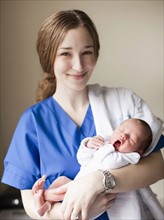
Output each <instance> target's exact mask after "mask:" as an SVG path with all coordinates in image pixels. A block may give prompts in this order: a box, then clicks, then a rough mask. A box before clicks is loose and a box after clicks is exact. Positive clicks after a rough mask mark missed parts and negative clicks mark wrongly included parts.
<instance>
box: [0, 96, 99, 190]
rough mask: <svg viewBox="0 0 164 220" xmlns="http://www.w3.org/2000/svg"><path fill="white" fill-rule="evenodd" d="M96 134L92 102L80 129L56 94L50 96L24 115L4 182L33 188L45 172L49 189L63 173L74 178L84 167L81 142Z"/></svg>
mask: <svg viewBox="0 0 164 220" xmlns="http://www.w3.org/2000/svg"><path fill="white" fill-rule="evenodd" d="M95 134H96V130H95V125H94V120H93V116H92V110H91V106H90V105H89V107H88V110H87V113H86V115H85V118H84V121H83V123H82V126H81V127H80V128H79V127H78V126H77V125H76V124H75V123H74V122H73V120H72V119H71V118H70V117H69V116H68V115H67V114H66V112H65V111H64V110H63V109H62V108H61V106H60V105H59V104H58V103H57V102H56V101H55V100H54V99H53V97H49V98H47V99H46V100H44V101H42V102H40V103H38V104H36V105H34V106H32V107H30V108H29V109H27V110H26V111H25V112H24V114H23V115H22V117H21V118H20V121H19V123H18V125H17V127H16V130H15V133H14V136H13V138H12V141H11V144H10V147H9V150H8V152H7V155H6V157H5V160H4V165H5V170H4V175H3V178H2V182H3V183H6V184H8V185H11V186H13V187H16V188H18V189H21V190H22V189H31V188H32V186H33V184H34V182H35V181H36V180H37V179H38V178H39V177H41V176H42V175H43V174H45V175H46V176H47V179H46V182H45V187H46V188H48V187H49V185H50V184H51V183H52V182H53V181H54V180H55V179H56V178H57V177H58V176H61V175H65V176H67V177H69V178H71V179H74V177H75V176H76V174H77V173H78V171H79V169H80V165H79V164H78V161H77V159H76V154H77V150H78V148H79V146H80V142H81V141H82V139H84V138H86V137H88V136H89V137H91V136H94V135H95Z"/></svg>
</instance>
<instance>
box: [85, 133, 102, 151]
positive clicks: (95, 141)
mask: <svg viewBox="0 0 164 220" xmlns="http://www.w3.org/2000/svg"><path fill="white" fill-rule="evenodd" d="M103 144H104V138H103V137H102V136H100V135H98V136H94V137H92V138H90V139H89V140H88V142H87V143H86V147H88V148H95V149H99V148H100V147H101V146H102V145H103Z"/></svg>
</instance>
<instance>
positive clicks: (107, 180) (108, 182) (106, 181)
mask: <svg viewBox="0 0 164 220" xmlns="http://www.w3.org/2000/svg"><path fill="white" fill-rule="evenodd" d="M100 171H102V173H103V175H104V178H103V186H104V190H105V192H107V193H109V192H110V191H111V190H112V189H114V187H115V186H116V182H115V179H114V177H113V176H112V174H111V172H110V171H109V170H100Z"/></svg>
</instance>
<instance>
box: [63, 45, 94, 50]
mask: <svg viewBox="0 0 164 220" xmlns="http://www.w3.org/2000/svg"><path fill="white" fill-rule="evenodd" d="M84 48H86V49H88V48H93V45H88V46H85V47H84ZM59 49H60V50H71V49H72V47H59Z"/></svg>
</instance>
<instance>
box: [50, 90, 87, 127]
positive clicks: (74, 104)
mask: <svg viewBox="0 0 164 220" xmlns="http://www.w3.org/2000/svg"><path fill="white" fill-rule="evenodd" d="M53 98H54V99H55V100H56V101H57V102H58V104H59V105H60V106H61V107H62V108H63V110H64V111H65V112H66V113H67V114H68V115H69V116H70V118H72V120H73V121H74V122H75V123H76V124H77V125H78V126H79V127H81V124H82V122H83V120H84V117H85V115H86V111H87V109H88V105H89V99H88V88H87V87H85V88H84V89H83V90H81V91H77V90H76V91H75V90H72V89H67V88H66V89H63V88H62V89H60V88H57V89H56V92H55V93H54V95H53Z"/></svg>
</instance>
